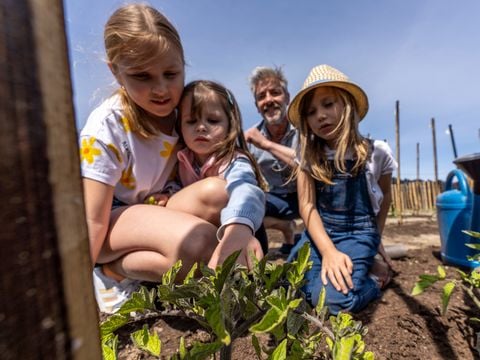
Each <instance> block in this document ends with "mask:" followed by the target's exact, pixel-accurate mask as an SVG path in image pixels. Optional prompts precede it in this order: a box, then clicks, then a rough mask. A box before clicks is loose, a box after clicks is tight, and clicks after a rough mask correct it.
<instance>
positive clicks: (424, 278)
mask: <svg viewBox="0 0 480 360" xmlns="http://www.w3.org/2000/svg"><path fill="white" fill-rule="evenodd" d="M419 278H420V280H419V281H417V282H416V283H415V286H414V288H413V289H412V293H411V295H412V296H416V295H419V294H421V293H423V292H424V291H425V289H426V288H428V287H430V286H432V285H433V284H435V283H436V282H437V281H438V280H439V278H438V276H436V275H420V276H419Z"/></svg>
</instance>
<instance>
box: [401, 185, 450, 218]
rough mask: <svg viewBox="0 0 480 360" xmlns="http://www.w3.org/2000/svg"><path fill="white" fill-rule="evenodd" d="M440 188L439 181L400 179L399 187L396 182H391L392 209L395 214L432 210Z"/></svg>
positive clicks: (441, 186) (434, 207) (441, 187)
mask: <svg viewBox="0 0 480 360" xmlns="http://www.w3.org/2000/svg"><path fill="white" fill-rule="evenodd" d="M442 189H443V184H442V182H440V181H422V180H415V181H410V180H402V182H401V183H400V188H399V185H398V184H397V183H396V182H392V211H393V212H394V213H395V214H399V213H400V214H401V213H402V212H404V211H406V212H408V213H412V214H418V213H420V212H425V211H427V212H428V211H433V210H435V209H436V206H435V201H436V198H437V195H438V194H440V193H441V192H442Z"/></svg>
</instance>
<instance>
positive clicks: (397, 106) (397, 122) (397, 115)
mask: <svg viewBox="0 0 480 360" xmlns="http://www.w3.org/2000/svg"><path fill="white" fill-rule="evenodd" d="M395 142H396V147H397V162H398V169H397V188H398V194H399V196H400V201H399V202H398V223H399V224H401V223H403V219H402V212H403V207H402V198H401V197H402V189H401V186H400V185H401V176H400V101H398V100H397V101H396V103H395Z"/></svg>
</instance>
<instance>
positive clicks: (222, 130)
mask: <svg viewBox="0 0 480 360" xmlns="http://www.w3.org/2000/svg"><path fill="white" fill-rule="evenodd" d="M191 110H192V95H191V94H188V95H187V96H185V97H184V99H183V100H182V102H181V104H180V114H181V119H180V121H181V131H182V136H183V139H184V141H185V144H186V145H187V147H188V148H189V149H190V150H192V151H193V152H194V153H195V158H196V160H197V161H198V163H199V164H200V165H203V164H204V163H205V161H206V160H207V159H208V158H209V157H210V155H212V153H213V152H214V150H215V146H216V145H217V144H218V143H219V142H221V141H223V140H225V138H226V137H227V134H228V130H229V121H228V115H227V114H226V112H225V110H224V109H223V107H222V104H221V103H220V100H219V99H218V97H217V96H215V95H214V94H211V95H210V96H209V97H208V99H207V101H206V102H205V103H204V104H203V109H202V112H201V114H200V116H199V117H196V116H195V115H194V114H192V112H191Z"/></svg>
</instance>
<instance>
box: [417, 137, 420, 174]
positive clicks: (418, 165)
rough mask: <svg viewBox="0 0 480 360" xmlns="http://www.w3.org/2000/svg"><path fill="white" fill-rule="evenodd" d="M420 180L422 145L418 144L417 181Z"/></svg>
mask: <svg viewBox="0 0 480 360" xmlns="http://www.w3.org/2000/svg"><path fill="white" fill-rule="evenodd" d="M418 180H420V143H418V142H417V181H418Z"/></svg>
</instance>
